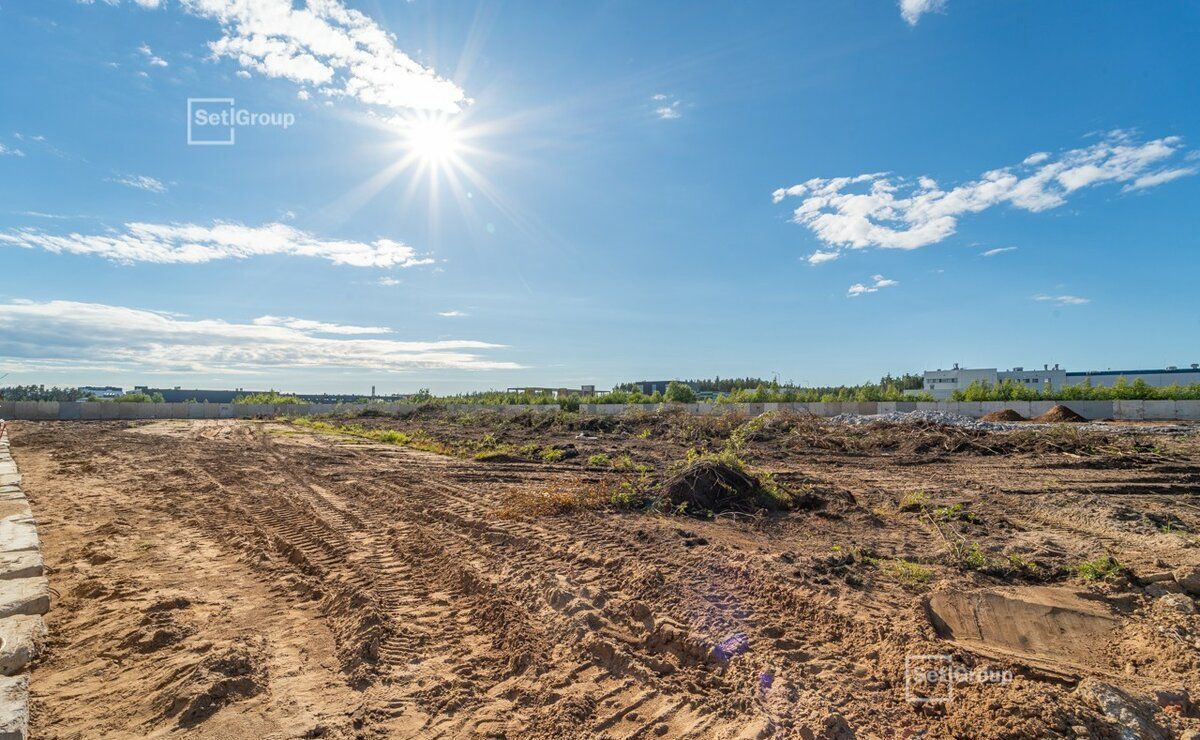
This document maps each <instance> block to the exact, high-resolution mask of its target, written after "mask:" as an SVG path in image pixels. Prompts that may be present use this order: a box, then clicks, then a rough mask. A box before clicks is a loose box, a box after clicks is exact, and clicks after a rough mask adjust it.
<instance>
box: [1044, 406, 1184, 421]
mask: <svg viewBox="0 0 1200 740" xmlns="http://www.w3.org/2000/svg"><path fill="white" fill-rule="evenodd" d="M1167 403H1169V404H1171V412H1172V413H1174V410H1175V402H1174V401H1167ZM1063 405H1064V406H1066V407H1067V408H1069V409H1071V410H1072V411H1074V412H1075V413H1077V414H1079V415H1080V416H1082V417H1083V418H1085V419H1088V420H1089V421H1090V420H1093V419H1111V418H1113V402H1112V401H1064V402H1063Z"/></svg>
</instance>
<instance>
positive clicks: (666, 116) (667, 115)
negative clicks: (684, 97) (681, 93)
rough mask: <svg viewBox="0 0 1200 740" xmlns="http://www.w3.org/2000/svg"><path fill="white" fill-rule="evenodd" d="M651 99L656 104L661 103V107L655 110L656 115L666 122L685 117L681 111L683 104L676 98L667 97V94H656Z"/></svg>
mask: <svg viewBox="0 0 1200 740" xmlns="http://www.w3.org/2000/svg"><path fill="white" fill-rule="evenodd" d="M650 99H651V100H653V101H654V102H655V103H660V105H659V106H658V107H657V108H655V109H654V115H656V116H658V117H659V118H661V119H663V120H664V121H670V120H674V119H676V118H682V117H683V111H682V110H681V107H682V105H683V103H682V102H681V101H680V100H679V98H676V97H675V96H673V95H667V94H666V93H656V94H655V95H653V96H651V98H650Z"/></svg>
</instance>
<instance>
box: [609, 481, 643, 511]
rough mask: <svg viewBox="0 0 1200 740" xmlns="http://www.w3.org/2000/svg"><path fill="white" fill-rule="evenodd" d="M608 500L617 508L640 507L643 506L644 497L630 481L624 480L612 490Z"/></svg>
mask: <svg viewBox="0 0 1200 740" xmlns="http://www.w3.org/2000/svg"><path fill="white" fill-rule="evenodd" d="M608 502H609V503H610V504H612V505H613V506H614V507H616V508H618V509H640V508H642V507H643V506H645V504H646V498H645V496H644V495H643V494H642V492H641V491H640V490H638V487H637V486H636V485H634V484H633V483H632V482H631V481H624V482H623V483H621V485H619V486H617V489H616V490H615V491H613V492H612V494H611V495H610V496H609V498H608Z"/></svg>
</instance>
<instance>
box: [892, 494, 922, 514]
mask: <svg viewBox="0 0 1200 740" xmlns="http://www.w3.org/2000/svg"><path fill="white" fill-rule="evenodd" d="M928 505H929V494H928V493H925V492H924V491H909V492H908V493H906V494H904V495H903V496H901V497H900V502H899V504H897V506H898V507H899V508H900V511H921V510H922V509H924V508H925V507H926V506H928Z"/></svg>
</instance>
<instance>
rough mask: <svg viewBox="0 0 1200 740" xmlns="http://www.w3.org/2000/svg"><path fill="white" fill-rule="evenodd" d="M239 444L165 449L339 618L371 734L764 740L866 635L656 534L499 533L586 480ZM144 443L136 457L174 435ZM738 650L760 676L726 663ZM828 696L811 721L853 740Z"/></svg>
mask: <svg viewBox="0 0 1200 740" xmlns="http://www.w3.org/2000/svg"><path fill="white" fill-rule="evenodd" d="M226 426H227V425H221V426H220V427H218V428H219V429H220V431H219V432H218V431H217V430H215V429H213V428H212V427H210V426H208V425H203V424H201V425H198V426H196V427H194V428H193V429H191V430H189V431H188V432H187V433H185V434H183V435H171V436H167V437H163V438H162V441H163V442H165V443H166V444H165V445H162V446H159V447H157V448H156V449H157V450H158V454H161V455H162V456H163V457H164V459H167V458H169V459H170V460H171V461H172V466H173V468H174V474H175V476H176V477H177V478H186V479H190V480H191V481H194V482H200V483H201V485H199V486H197V487H196V488H195V492H196V495H195V497H194V499H193V500H192V505H191V506H189V507H188V508H189V509H190V515H191V516H193V517H197V518H202V519H203V520H204V525H205V526H209V527H211V528H212V531H213V532H214V533H216V535H217V537H218V538H219V539H222V540H224V541H226V542H228V543H229V544H230V546H231V547H232V548H236V549H237V550H239V551H241V552H243V553H248V554H246V555H245V557H246V558H248V559H252V560H255V561H257V564H258V565H260V566H261V567H264V568H266V569H268V570H269V571H270V572H271V573H272V577H273V578H274V579H275V580H276V582H277V583H279V584H280V588H284V587H285V586H284V584H286V588H287V590H288V592H289V593H290V595H291V597H292V598H298V599H314V600H319V603H320V606H321V611H322V613H323V614H324V615H325V617H326V619H327V620H328V622H329V625H330V628H331V629H332V631H333V634H334V637H335V640H336V642H337V646H336V647H337V654H338V655H339V658H340V661H341V664H342V667H343V669H344V670H345V671H346V673H347V676H348V678H349V680H350V681H351V682H352V684H353V685H355V686H357V687H358V688H360V689H361V690H362V691H363V695H364V697H365V700H364V702H363V704H362V707H361V708H360V709H359V711H358V713H357V720H358V724H359V725H360V727H361V729H362V730H363V732H364V733H367V734H371V733H376V734H379V735H381V736H382V735H390V736H408V735H420V736H426V737H456V736H477V735H489V734H495V735H500V734H507V735H508V736H509V737H514V736H544V737H563V736H576V737H597V736H604V735H608V736H612V737H652V736H657V735H660V734H670V735H671V736H693V737H711V736H717V737H721V736H725V737H734V736H740V735H743V734H747V733H748V734H749V735H750V736H753V735H755V734H757V733H758V732H759V731H761V730H763V729H765V728H766V727H767V725H768V723H769V722H770V721H771V717H772V716H774V715H773V714H772V712H771V711H767V710H766V709H765V707H764V704H765V703H766V702H767V701H768V699H769V697H768V696H767V692H766V690H765V689H764V688H763V686H762V684H761V681H762V676H763V674H764V673H770V674H771V675H772V676H773V677H775V676H777V677H778V680H777V681H776V683H775V686H774V688H773V689H772V691H773V692H774V693H776V694H778V693H780V692H781V691H789V692H792V693H794V692H795V688H794V686H793V685H792V682H793V681H797V682H798V680H799V677H800V675H801V674H804V673H808V672H812V671H813V669H814V667H815V668H816V673H818V674H819V673H820V672H821V671H822V666H823V665H825V664H830V665H831V664H833V663H834V662H840V661H843V660H844V659H845V658H846V646H845V644H843V643H842V639H841V638H845V637H846V636H848V633H851V632H853V631H854V630H855V629H856V628H855V626H854V625H853V623H852V622H851V621H850V620H848V619H847V618H845V617H842V616H839V615H837V614H836V613H834V611H833V610H831V609H829V608H828V607H829V605H828V599H825V598H823V597H822V596H821V595H819V594H817V593H815V592H812V591H809V590H807V589H806V588H804V587H803V586H802V585H801V584H799V583H798V582H794V581H792V579H789V578H788V577H787V576H786V574H785V573H782V572H779V571H778V570H777V569H776V567H775V565H774V564H773V563H772V562H769V561H767V560H765V559H762V558H758V557H755V556H753V555H751V554H747V553H742V552H735V551H733V550H731V549H729V548H726V547H724V546H717V547H701V548H695V549H689V548H686V547H684V546H683V545H682V543H681V538H680V536H679V534H677V533H676V531H675V527H674V526H672V525H671V524H670V523H663V522H657V521H654V520H650V519H646V518H644V517H621V516H616V515H601V514H594V513H584V514H581V515H576V516H572V517H570V518H552V519H549V520H544V521H529V520H523V519H504V518H501V517H499V516H497V509H498V508H499V507H500V504H501V500H502V493H503V490H504V489H505V487H506V486H522V485H530V484H531V483H532V484H541V485H544V484H547V483H552V482H553V481H554V480H555V479H556V478H558V479H561V480H563V481H564V482H566V478H565V477H564V476H566V477H569V476H572V475H574V474H572V473H569V472H567V473H555V472H553V471H548V470H547V469H546V468H544V467H542V466H529V465H521V464H516V465H512V466H508V467H507V468H506V469H505V471H504V473H505V474H504V475H503V476H501V479H502V480H503V481H504V482H502V483H497V482H494V481H495V476H490V475H489V476H481V475H480V473H481V470H480V466H479V465H478V464H475V463H471V462H468V461H459V460H454V459H450V458H444V457H439V456H435V455H431V454H427V453H421V452H415V451H411V450H407V449H404V448H397V447H383V446H363V445H349V444H341V443H339V442H337V441H336V440H331V439H322V438H316V439H313V438H296V437H289V436H277V435H272V434H268V433H266V432H265V431H263V430H262V429H259V428H257V427H256V426H254V425H239V426H238V427H236V429H235V430H234V431H232V432H231V431H229V430H227V429H226V428H225V427H226ZM138 431H139V432H140V434H138V433H133V432H125V433H123V434H121V436H123V437H139V436H142V435H150V434H157V432H158V431H159V430H156V429H155V428H154V427H147V428H142V429H140V430H138ZM139 447H141V446H139ZM137 452H138V454H140V455H144V454H145V453H146V452H147V450H146V449H144V448H142V449H138V450H137ZM121 457H124V456H123V455H122V456H121ZM147 467H150V468H154V467H156V466H153V465H150V466H147ZM493 469H494V468H493ZM185 471H186V472H185ZM488 480H491V481H493V482H491V483H487V482H485V481H488ZM460 481H465V482H460ZM146 483H147V485H157V486H158V487H162V481H160V480H157V481H150V480H147V481H146ZM206 483H207V484H206ZM169 487H172V486H169ZM735 633H743V634H746V635H747V636H748V638H749V639H750V640H751V642H752V644H754V645H755V650H754V652H753V654H752V655H747V656H745V657H744V658H741V659H739V660H738V661H736V662H734V663H733V664H728V665H727V664H724V663H722V662H720V661H717V660H716V659H715V658H714V657H713V654H712V649H713V647H714V645H716V644H717V643H718V642H719V641H721V640H722V639H724V638H726V637H728V636H730V635H731V634H735ZM785 633H786V634H787V637H786V638H784V637H783V636H784V634H785ZM861 637H862V641H861V650H862V652H864V653H865V652H867V650H868V649H870V647H871V646H870V644H869V643H870V640H871V635H869V634H867V633H866V632H865V631H864V632H863V633H862V635H861ZM801 643H803V644H804V645H805V649H804V650H801V649H799V648H798V645H800V644H801ZM823 646H825V647H824V649H823ZM826 678H827V679H828V680H829V681H830V682H831V683H832V684H838V683H840V682H841V681H842V680H843V679H844V677H843V676H840V675H832V674H831V675H829V676H826ZM807 682H808V683H809V684H810V686H809V689H810V691H811V689H812V688H815V686H813V683H814V682H815V683H818V684H819V683H820V682H821V677H820V676H819V675H818V676H814V677H813V678H810V679H808V681H807ZM830 689H831V690H830V691H829V692H826V695H834V696H836V695H837V693H838V691H837V689H836V688H835V687H834V686H830ZM881 689H882V685H881V686H880V690H881ZM821 693H822V692H820V691H811V693H810V694H809V697H808V699H807V701H805V702H803V705H804V706H803V711H802V714H803V717H801V718H800V719H805V718H807V719H808V720H810V721H816V722H817V723H818V726H819V725H821V724H824V723H827V722H833V723H834V724H838V723H839V720H838V718H837V715H836V712H835V709H834V707H833V706H832V705H831V704H830V703H829V702H828V701H827V700H824V699H818V698H817V696H818V695H819V694H821ZM895 710H896V711H897V712H902V711H903V707H902V706H901V705H900V704H897V705H896V707H895ZM791 711H792V710H790V709H785V710H784V711H783V714H789V713H791ZM831 718H832V719H831ZM781 721H783V722H785V723H790V722H791V718H787V717H783V718H781Z"/></svg>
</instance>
